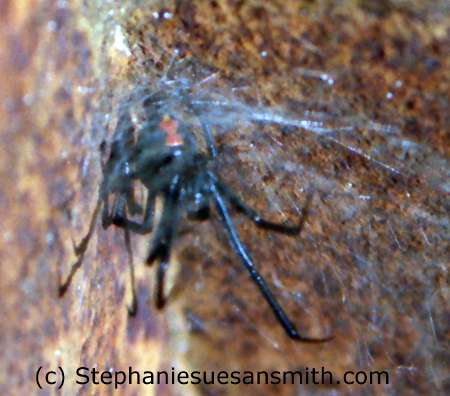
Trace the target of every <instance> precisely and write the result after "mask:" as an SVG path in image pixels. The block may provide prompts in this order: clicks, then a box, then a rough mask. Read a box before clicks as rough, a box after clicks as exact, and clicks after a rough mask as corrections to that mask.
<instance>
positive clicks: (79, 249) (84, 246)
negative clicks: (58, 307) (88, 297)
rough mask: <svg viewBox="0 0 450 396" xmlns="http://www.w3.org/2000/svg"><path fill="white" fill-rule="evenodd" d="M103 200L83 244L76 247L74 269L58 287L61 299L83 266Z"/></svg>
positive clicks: (98, 206) (95, 212)
mask: <svg viewBox="0 0 450 396" xmlns="http://www.w3.org/2000/svg"><path fill="white" fill-rule="evenodd" d="M102 203H103V201H102V199H101V198H99V199H98V201H97V205H96V206H95V210H94V213H93V215H92V218H91V222H90V223H89V231H88V232H87V234H86V236H85V237H84V238H83V239H82V240H81V242H80V243H79V244H78V245H76V246H74V250H75V254H76V255H77V256H78V260H77V261H76V262H75V263H73V264H72V267H71V268H70V272H69V275H68V276H67V278H66V280H65V281H64V282H63V283H60V284H59V287H58V294H59V296H60V297H62V296H64V294H66V291H67V289H68V288H69V286H70V284H71V283H72V279H73V277H74V275H75V273H76V272H77V271H78V269H79V268H80V267H81V265H82V264H83V260H84V255H85V253H86V250H87V247H88V245H89V241H90V240H91V237H92V234H93V232H94V229H95V225H96V223H97V217H98V214H99V213H100V209H101V206H102Z"/></svg>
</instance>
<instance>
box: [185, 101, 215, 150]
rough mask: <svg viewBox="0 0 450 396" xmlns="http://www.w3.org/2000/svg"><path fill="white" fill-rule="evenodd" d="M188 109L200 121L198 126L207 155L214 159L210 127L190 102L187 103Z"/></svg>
mask: <svg viewBox="0 0 450 396" xmlns="http://www.w3.org/2000/svg"><path fill="white" fill-rule="evenodd" d="M189 107H190V108H191V110H192V111H193V113H194V114H195V115H196V117H197V118H198V119H199V120H200V125H201V127H202V130H203V135H204V136H205V140H206V145H207V147H208V154H209V157H210V158H216V157H217V150H216V146H215V144H214V139H213V135H212V132H211V127H210V125H209V124H208V123H207V122H206V121H205V120H204V118H203V117H202V115H201V114H200V112H199V111H198V109H197V108H196V107H195V106H194V105H193V104H192V102H190V101H189Z"/></svg>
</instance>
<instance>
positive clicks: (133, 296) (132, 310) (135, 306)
mask: <svg viewBox="0 0 450 396" xmlns="http://www.w3.org/2000/svg"><path fill="white" fill-rule="evenodd" d="M123 231H124V233H125V246H126V249H127V252H128V264H129V267H130V283H131V306H130V307H127V310H128V314H129V315H130V316H135V315H136V313H137V311H138V301H137V297H136V281H135V274H134V261H133V250H132V249H131V237H130V230H129V229H128V228H126V227H125V228H124V229H123Z"/></svg>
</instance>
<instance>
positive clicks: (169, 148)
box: [59, 94, 333, 342]
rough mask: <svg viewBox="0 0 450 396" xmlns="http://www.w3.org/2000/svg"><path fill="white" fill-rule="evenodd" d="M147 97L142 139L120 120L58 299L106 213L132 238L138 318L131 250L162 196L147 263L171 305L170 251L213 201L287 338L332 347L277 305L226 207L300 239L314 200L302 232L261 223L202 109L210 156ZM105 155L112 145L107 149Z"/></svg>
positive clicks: (148, 228) (125, 116)
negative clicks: (221, 169) (230, 179)
mask: <svg viewBox="0 0 450 396" xmlns="http://www.w3.org/2000/svg"><path fill="white" fill-rule="evenodd" d="M158 95H159V94H156V96H153V97H150V98H147V99H146V101H144V104H143V107H144V111H145V114H146V122H145V123H144V124H143V125H142V126H141V127H140V128H139V129H138V132H137V138H135V136H134V133H135V129H136V128H135V125H134V123H133V121H132V118H131V115H130V112H129V111H124V112H122V115H121V116H120V117H119V120H118V123H117V127H116V132H115V137H114V139H113V142H112V145H111V151H110V155H109V158H108V160H107V161H106V163H105V164H103V162H102V174H103V180H102V183H101V185H100V189H99V190H100V191H99V198H98V203H97V205H96V208H95V211H94V214H93V217H92V220H91V223H90V226H89V231H88V233H87V235H86V236H85V237H84V238H83V240H82V241H81V243H80V244H79V245H78V246H76V247H75V253H76V255H77V256H78V257H79V258H78V260H77V261H76V262H75V263H74V264H73V266H72V268H71V270H70V273H69V276H68V277H67V279H66V281H65V282H64V283H63V284H61V285H60V287H59V295H60V296H63V295H64V294H65V292H66V291H67V289H68V287H69V285H70V283H71V281H72V278H73V276H74V274H75V272H76V271H77V269H78V268H79V267H80V266H81V264H82V262H83V258H84V254H85V252H86V250H87V247H88V244H89V240H90V238H91V236H92V233H93V230H94V228H95V224H96V218H97V217H98V214H99V213H100V210H101V213H102V226H103V228H104V229H107V228H108V227H109V226H110V225H111V224H114V225H115V226H117V227H120V228H122V229H123V230H124V233H125V244H126V248H127V251H128V255H129V265H130V275H131V288H132V306H131V307H130V308H128V311H129V314H130V315H135V314H136V312H137V299H136V290H135V280H134V264H133V258H132V251H131V242H130V232H134V233H136V234H141V235H143V234H148V233H150V232H152V231H153V220H154V209H155V201H156V198H157V196H160V197H162V199H163V209H162V215H161V219H160V221H159V223H158V225H157V227H156V229H155V230H154V233H153V239H152V243H151V247H150V251H149V254H148V257H147V260H146V262H147V264H148V265H153V264H154V263H155V262H158V269H157V277H156V307H157V308H158V309H161V308H162V307H163V306H164V304H165V297H164V278H165V273H166V270H167V267H168V265H169V260H170V250H171V247H172V243H173V240H174V237H175V234H176V232H177V228H178V223H179V220H180V214H181V211H182V210H185V212H186V214H187V218H188V219H190V220H206V219H207V218H208V217H209V215H210V204H211V201H213V202H214V204H215V208H216V211H217V213H218V215H219V219H220V222H221V223H222V225H223V227H224V229H225V231H226V234H227V236H228V239H229V242H230V245H231V246H232V248H233V250H234V251H235V253H236V254H237V256H238V257H239V259H240V261H241V263H242V265H243V266H244V267H245V269H246V271H247V273H248V275H249V276H250V278H251V279H252V281H253V282H254V283H255V284H256V285H257V286H258V288H259V290H260V292H261V293H262V295H263V297H264V298H265V300H266V301H267V303H268V304H269V306H270V308H271V309H272V311H273V313H274V314H275V316H276V318H277V319H278V321H279V323H280V324H281V326H282V327H283V329H284V330H285V332H286V334H287V335H288V336H289V337H291V338H292V339H296V340H299V341H303V342H325V341H328V340H330V339H331V338H333V337H328V338H320V339H316V338H308V337H303V336H301V335H300V334H299V333H298V331H297V329H296V328H295V326H294V325H293V323H292V322H291V321H290V320H289V318H288V317H287V315H286V313H285V312H284V311H283V309H282V308H281V306H280V305H279V304H278V302H277V301H276V299H275V297H274V296H273V294H272V292H271V291H270V289H269V287H268V285H267V284H266V282H265V281H264V279H263V278H262V276H261V275H260V273H259V272H258V270H257V269H256V267H255V265H254V264H253V262H252V260H251V258H250V256H249V254H248V253H247V251H246V249H245V247H244V245H243V244H242V242H241V240H240V239H239V237H238V235H237V232H236V230H235V227H234V225H233V222H232V220H231V216H230V213H229V210H228V207H227V205H226V201H228V202H229V203H230V204H231V205H232V206H233V207H234V208H235V209H237V210H238V211H240V212H242V213H243V214H244V215H245V216H246V217H248V218H249V219H250V220H252V221H253V222H254V223H255V224H256V225H257V226H258V227H261V228H264V229H267V230H271V231H276V232H279V233H283V234H287V235H291V236H295V235H298V234H299V233H300V231H301V229H302V227H303V224H304V220H305V217H306V208H307V207H308V203H309V201H310V198H311V196H310V195H308V197H307V203H306V205H305V207H304V209H303V210H302V216H301V219H300V221H299V223H298V224H297V225H295V226H289V225H284V224H278V223H273V222H270V221H267V220H264V219H263V218H261V217H259V216H258V214H257V213H256V212H255V211H254V210H253V209H252V208H250V207H248V206H247V205H246V204H245V203H244V202H243V201H242V200H241V198H240V197H239V196H238V195H237V194H236V193H234V192H233V191H232V190H231V189H230V188H229V187H227V186H226V185H225V184H224V182H222V181H221V179H220V178H219V177H218V176H217V175H216V174H215V173H214V172H213V170H212V165H213V164H214V161H215V159H216V156H217V154H216V148H215V146H214V142H213V138H212V133H211V130H210V127H209V125H208V124H207V123H206V122H205V121H204V120H203V119H202V117H201V115H200V112H199V111H198V109H197V108H196V107H195V106H194V105H192V102H190V103H191V104H190V105H189V106H188V107H189V110H190V111H191V112H192V113H193V115H194V116H196V117H197V118H198V119H199V120H200V124H201V127H202V130H203V134H204V138H205V141H206V145H207V153H205V152H203V151H202V150H200V149H199V147H198V145H197V142H196V141H195V138H194V136H193V133H192V131H191V130H190V127H189V126H188V125H187V124H186V123H180V122H178V121H177V120H176V118H175V117H173V116H170V115H168V114H167V112H166V111H164V110H163V109H162V106H161V101H159V99H158V98H160V96H158ZM100 149H101V151H102V153H104V152H105V143H104V142H103V143H102V145H101V146H100ZM135 181H140V182H141V183H142V184H143V186H144V187H145V188H146V189H147V198H146V203H145V210H144V209H143V208H142V207H141V206H140V205H139V204H138V203H137V202H136V200H135V198H134V187H133V184H134V182H135ZM110 194H113V195H114V201H113V206H112V209H111V210H110V208H109V206H110V205H109V195H110ZM127 212H128V213H129V214H130V215H135V214H142V212H144V213H143V221H142V223H138V222H135V221H132V220H130V219H128V217H127Z"/></svg>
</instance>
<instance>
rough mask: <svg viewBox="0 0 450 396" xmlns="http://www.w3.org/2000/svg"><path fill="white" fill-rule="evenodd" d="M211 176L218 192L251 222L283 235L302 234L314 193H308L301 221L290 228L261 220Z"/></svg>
mask: <svg viewBox="0 0 450 396" xmlns="http://www.w3.org/2000/svg"><path fill="white" fill-rule="evenodd" d="M209 175H210V176H211V177H212V179H213V181H214V184H215V185H216V187H217V190H218V191H219V192H220V194H221V195H223V196H224V197H225V198H226V199H228V201H230V202H231V203H232V204H233V205H234V207H235V208H236V209H238V210H239V211H241V212H243V213H244V214H245V215H246V216H247V217H248V218H249V219H250V220H252V221H253V222H254V223H255V224H256V225H257V226H258V227H261V228H264V229H267V230H271V231H276V232H280V233H282V234H287V235H298V234H300V232H301V230H302V229H303V226H304V224H305V220H306V217H307V214H308V208H309V205H310V204H311V199H312V193H308V194H307V196H306V203H305V205H304V206H303V209H302V214H301V218H300V221H299V222H298V224H297V225H295V226H290V225H286V224H280V223H274V222H271V221H268V220H265V219H263V218H261V217H260V216H259V215H258V214H257V213H256V211H255V210H254V209H252V208H250V207H249V206H248V205H246V204H245V203H244V202H243V201H242V199H241V198H240V197H239V196H238V195H237V194H236V193H235V192H233V191H232V190H231V189H230V188H229V187H227V186H226V185H225V183H223V182H222V181H221V180H219V179H218V178H216V177H214V176H213V175H212V174H210V173H209Z"/></svg>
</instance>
